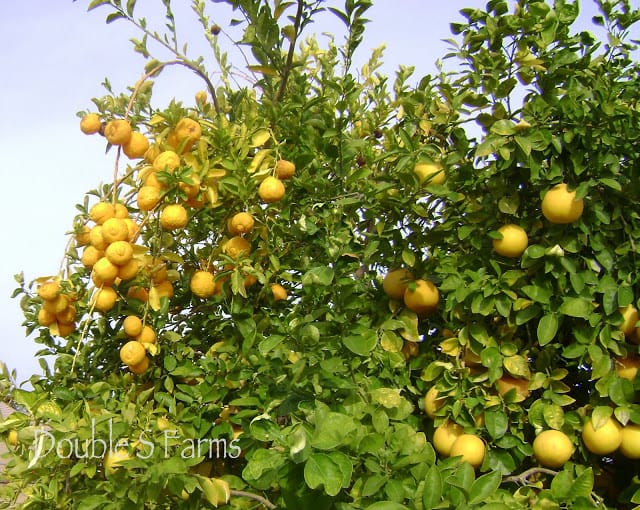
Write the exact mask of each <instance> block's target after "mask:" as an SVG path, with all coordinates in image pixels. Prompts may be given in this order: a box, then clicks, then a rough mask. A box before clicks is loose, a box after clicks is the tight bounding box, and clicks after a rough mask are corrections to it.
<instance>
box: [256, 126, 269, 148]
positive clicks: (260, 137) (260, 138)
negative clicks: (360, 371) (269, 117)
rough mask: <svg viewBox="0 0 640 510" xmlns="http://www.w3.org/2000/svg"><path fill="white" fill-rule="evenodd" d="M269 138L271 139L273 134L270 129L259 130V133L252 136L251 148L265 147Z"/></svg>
mask: <svg viewBox="0 0 640 510" xmlns="http://www.w3.org/2000/svg"><path fill="white" fill-rule="evenodd" d="M269 138H271V133H270V132H269V130H268V129H258V131H256V132H255V133H253V135H252V136H251V147H260V146H261V145H264V144H265V143H266V142H267V140H269Z"/></svg>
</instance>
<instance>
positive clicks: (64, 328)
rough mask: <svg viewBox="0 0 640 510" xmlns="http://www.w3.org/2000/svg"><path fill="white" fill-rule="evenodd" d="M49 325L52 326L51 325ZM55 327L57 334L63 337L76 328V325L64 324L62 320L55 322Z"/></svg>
mask: <svg viewBox="0 0 640 510" xmlns="http://www.w3.org/2000/svg"><path fill="white" fill-rule="evenodd" d="M51 327H53V325H52V326H51ZM56 328H57V329H58V336H61V337H63V338H64V337H66V336H69V335H70V334H71V333H73V332H74V331H75V330H76V325H75V323H71V324H64V323H62V322H56Z"/></svg>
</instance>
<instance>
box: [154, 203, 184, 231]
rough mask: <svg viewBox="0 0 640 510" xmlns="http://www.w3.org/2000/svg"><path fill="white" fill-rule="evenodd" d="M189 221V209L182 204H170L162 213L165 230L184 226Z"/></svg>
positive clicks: (161, 223) (161, 219) (161, 222)
mask: <svg viewBox="0 0 640 510" xmlns="http://www.w3.org/2000/svg"><path fill="white" fill-rule="evenodd" d="M188 222H189V215H188V214H187V210H186V209H185V208H184V207H183V206H182V205H180V204H169V205H168V206H166V207H165V208H164V209H162V212H161V213H160V225H162V228H164V229H165V230H177V229H180V228H184V227H185V226H186V225H187V223H188Z"/></svg>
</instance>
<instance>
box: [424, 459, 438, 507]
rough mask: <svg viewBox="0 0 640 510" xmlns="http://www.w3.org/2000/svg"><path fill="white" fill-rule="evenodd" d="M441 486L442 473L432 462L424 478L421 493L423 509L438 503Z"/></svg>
mask: <svg viewBox="0 0 640 510" xmlns="http://www.w3.org/2000/svg"><path fill="white" fill-rule="evenodd" d="M442 487H443V483H442V474H441V473H440V469H439V468H438V466H437V465H435V464H434V465H433V466H431V467H430V468H429V470H428V471H427V475H426V476H425V479H424V491H423V493H422V505H423V507H424V510H431V509H432V508H435V507H436V506H437V505H439V504H440V501H441V499H442Z"/></svg>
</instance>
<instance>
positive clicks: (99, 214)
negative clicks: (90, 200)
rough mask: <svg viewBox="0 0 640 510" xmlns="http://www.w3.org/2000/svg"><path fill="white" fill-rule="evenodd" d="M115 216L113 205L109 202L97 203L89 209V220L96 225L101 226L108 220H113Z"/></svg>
mask: <svg viewBox="0 0 640 510" xmlns="http://www.w3.org/2000/svg"><path fill="white" fill-rule="evenodd" d="M115 215H116V210H115V208H114V207H113V204H111V203H109V202H98V203H97V204H94V205H93V206H92V207H91V209H89V219H90V220H92V221H94V222H95V223H96V224H97V225H102V224H103V223H104V222H105V221H107V220H108V219H109V218H113V217H114V216H115Z"/></svg>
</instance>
